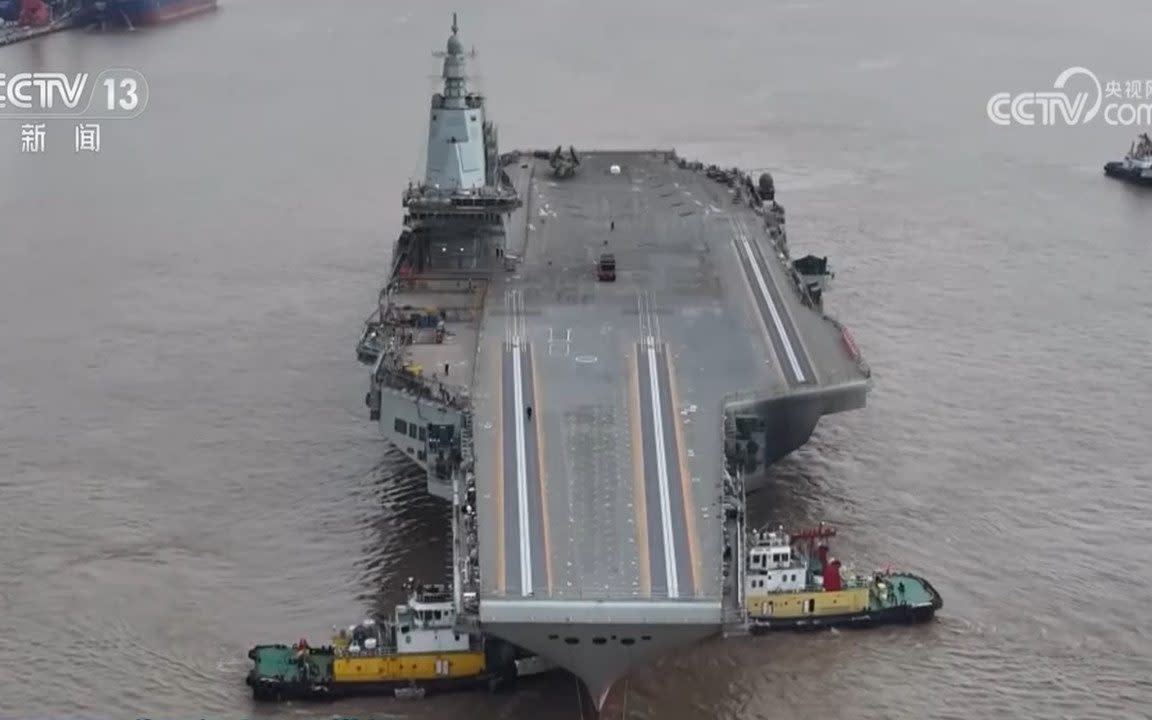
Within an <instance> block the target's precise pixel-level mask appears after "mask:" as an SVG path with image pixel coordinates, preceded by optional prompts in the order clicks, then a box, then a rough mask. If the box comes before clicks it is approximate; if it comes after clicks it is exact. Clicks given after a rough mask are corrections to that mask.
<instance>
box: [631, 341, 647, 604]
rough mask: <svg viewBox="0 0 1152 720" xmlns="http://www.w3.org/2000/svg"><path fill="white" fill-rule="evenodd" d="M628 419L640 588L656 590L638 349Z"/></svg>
mask: <svg viewBox="0 0 1152 720" xmlns="http://www.w3.org/2000/svg"><path fill="white" fill-rule="evenodd" d="M628 420H629V424H630V425H631V426H632V495H633V499H632V505H633V506H634V508H635V511H636V539H637V547H636V550H637V553H638V554H639V556H640V590H641V591H642V592H643V593H644V594H645V595H651V594H652V567H651V565H650V564H649V559H648V507H647V502H646V501H645V496H644V441H643V438H642V437H641V435H640V423H641V422H642V418H641V416H640V368H639V366H638V365H637V358H636V349H635V347H633V351H632V352H631V353H629V355H628Z"/></svg>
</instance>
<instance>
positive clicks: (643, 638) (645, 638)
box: [640, 635, 652, 640]
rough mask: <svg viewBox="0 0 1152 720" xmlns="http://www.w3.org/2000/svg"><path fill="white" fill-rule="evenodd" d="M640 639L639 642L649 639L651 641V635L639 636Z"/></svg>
mask: <svg viewBox="0 0 1152 720" xmlns="http://www.w3.org/2000/svg"><path fill="white" fill-rule="evenodd" d="M640 639H641V640H651V639H652V636H651V635H641V636H640Z"/></svg>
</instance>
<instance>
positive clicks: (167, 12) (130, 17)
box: [96, 0, 216, 26]
mask: <svg viewBox="0 0 1152 720" xmlns="http://www.w3.org/2000/svg"><path fill="white" fill-rule="evenodd" d="M99 5H100V4H99V3H97V4H96V6H97V17H98V19H100V20H102V21H104V22H105V23H106V24H109V25H133V26H148V25H159V24H161V23H166V22H170V21H173V20H179V19H180V18H185V17H188V16H190V15H196V14H199V13H202V12H207V11H209V10H214V9H216V0H121V1H120V2H117V1H116V0H110V1H109V2H105V3H103V5H104V7H103V9H102V10H101V9H99Z"/></svg>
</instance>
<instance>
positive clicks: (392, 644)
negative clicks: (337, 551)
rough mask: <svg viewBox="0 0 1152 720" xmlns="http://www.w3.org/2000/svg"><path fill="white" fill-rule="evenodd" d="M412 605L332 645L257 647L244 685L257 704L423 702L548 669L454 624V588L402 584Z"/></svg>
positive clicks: (346, 632)
mask: <svg viewBox="0 0 1152 720" xmlns="http://www.w3.org/2000/svg"><path fill="white" fill-rule="evenodd" d="M405 590H406V591H407V593H408V601H407V602H406V603H404V604H401V605H397V606H396V611H395V613H394V616H393V618H391V619H389V620H385V621H382V622H377V621H375V620H364V621H363V622H361V623H360V624H358V625H351V626H349V627H348V628H346V629H342V630H339V631H337V632H336V633H335V635H334V637H333V638H332V644H331V645H326V646H323V647H312V646H311V645H309V644H308V642H307V641H306V640H304V639H301V640H300V641H299V642H297V643H296V644H295V645H292V646H291V647H289V646H287V645H257V646H256V647H254V648H252V649H251V650H250V651H248V657H249V659H251V660H252V661H253V662H254V663H255V666H254V667H253V668H252V669H251V670H250V671H249V673H248V678H247V683H248V685H249V686H251V687H252V695H253V697H255V698H256V699H257V700H272V701H276V700H287V699H327V698H334V697H339V696H345V695H374V694H394V695H395V696H396V697H404V698H414V697H423V695H424V693H425V692H426V691H444V690H454V689H471V688H477V687H484V686H487V687H489V688H490V689H496V688H497V687H498V686H500V685H502V684H503V683H505V682H507V681H510V680H512V679H514V678H515V677H517V676H518V675H526V674H533V673H535V672H539V671H543V670H546V669H549V668H548V667H547V666H546V664H544V663H541V662H535V660H537V659H535V658H531V657H528V656H526V655H525V654H524V653H522V652H518V651H517V650H516V648H514V647H513V646H511V645H508V644H506V643H502V642H500V641H499V640H494V639H493V640H485V639H483V638H478V637H474V636H472V635H470V634H468V633H467V632H463V631H461V630H460V629H458V628H457V627H456V615H457V613H456V608H455V604H454V602H453V597H452V592H451V589H450V588H448V587H446V586H443V585H423V584H419V583H415V582H413V581H412V580H411V579H409V581H408V582H407V583H406V584H405Z"/></svg>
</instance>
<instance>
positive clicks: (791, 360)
mask: <svg viewBox="0 0 1152 720" xmlns="http://www.w3.org/2000/svg"><path fill="white" fill-rule="evenodd" d="M737 232H738V234H739V235H740V242H741V243H743V244H744V252H745V253H747V255H748V264H749V265H751V266H752V273H753V274H754V275H756V284H757V285H759V286H760V293H761V294H762V295H763V296H764V302H765V303H767V305H768V312H770V313H771V314H772V324H773V325H775V326H776V332H777V333H778V334H779V335H780V342H781V344H782V345H784V352H785V354H787V355H788V364H789V365H791V366H792V372H793V373H794V374H795V375H796V381H797V382H804V381H805V379H806V378H805V377H804V371H803V370H801V369H800V361H799V360H797V359H796V351H795V350H794V349H793V348H792V341H791V340H789V339H788V333H787V332H785V331H784V322H783V321H782V320H781V319H780V312H779V311H778V310H777V309H776V303H774V302H773V301H772V293H770V292H768V283H766V282H765V281H764V274H763V273H761V272H760V263H759V262H757V261H756V256H755V255H754V254H752V246H751V245H749V244H748V236H747V235H745V234H744V231H743V230H741V229H737Z"/></svg>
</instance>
